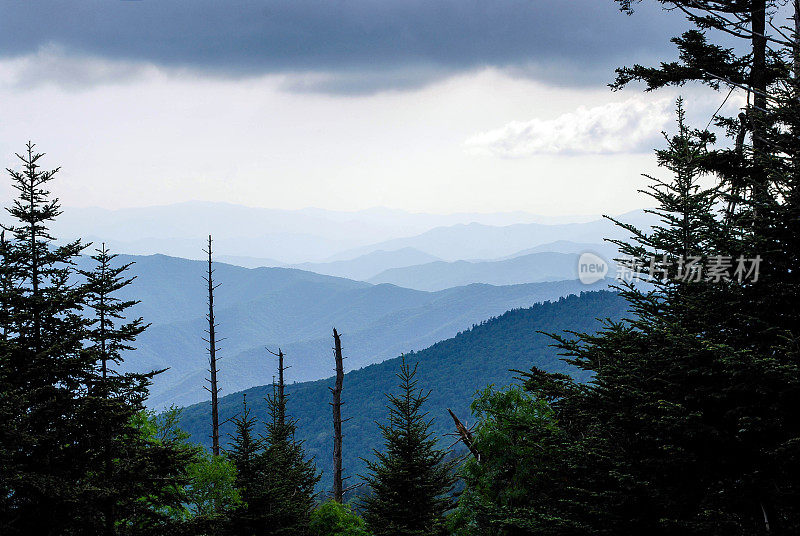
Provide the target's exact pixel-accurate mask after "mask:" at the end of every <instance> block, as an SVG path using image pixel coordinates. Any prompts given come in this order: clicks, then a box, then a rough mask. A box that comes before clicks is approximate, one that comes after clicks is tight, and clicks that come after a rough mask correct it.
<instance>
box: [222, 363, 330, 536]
mask: <svg viewBox="0 0 800 536" xmlns="http://www.w3.org/2000/svg"><path fill="white" fill-rule="evenodd" d="M274 355H275V356H276V357H278V381H277V383H274V384H273V392H272V394H271V395H269V396H268V397H267V408H268V412H269V414H268V418H267V422H266V430H265V433H264V435H263V436H262V437H258V438H257V437H256V436H255V434H254V430H255V426H256V419H255V418H254V417H252V416H251V415H250V410H249V408H247V405H246V404H245V405H244V408H243V411H242V413H241V414H240V415H239V416H238V417H237V418H236V419H235V420H234V424H235V426H236V434H235V435H234V439H233V444H232V446H231V448H230V450H229V452H228V456H229V458H230V459H231V460H232V461H233V463H234V464H235V465H236V468H237V471H238V476H237V486H238V487H239V490H240V494H241V498H242V501H243V504H242V505H241V506H240V507H239V508H238V509H236V510H234V511H233V512H231V515H230V530H231V531H232V532H233V533H235V534H242V535H247V536H250V535H257V536H261V535H273V534H274V535H284V534H285V535H299V536H302V535H305V534H308V532H309V530H310V529H309V523H310V518H311V512H312V511H313V509H314V502H315V499H314V498H315V492H314V487H315V486H316V484H317V482H319V478H320V477H319V475H318V474H317V471H316V467H315V466H314V463H313V461H311V460H308V459H306V456H305V452H304V451H303V446H302V443H301V442H299V441H297V440H296V439H295V430H296V422H295V421H294V420H293V419H292V418H291V417H290V416H289V415H288V414H287V401H288V394H287V393H286V385H285V381H284V371H285V370H286V367H285V365H284V354H283V352H282V351H281V350H278V352H277V353H275V354H274Z"/></svg>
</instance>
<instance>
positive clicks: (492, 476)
mask: <svg viewBox="0 0 800 536" xmlns="http://www.w3.org/2000/svg"><path fill="white" fill-rule="evenodd" d="M472 412H473V415H474V417H475V418H476V419H477V421H478V426H477V428H476V429H475V432H474V447H475V449H476V450H477V451H478V452H479V454H480V459H479V460H478V459H476V458H475V457H470V458H468V459H467V461H466V463H465V464H464V465H463V467H462V469H461V477H462V478H463V480H464V483H465V489H464V491H463V493H462V494H461V497H460V498H459V503H458V510H457V511H456V512H455V513H454V515H453V516H452V521H451V522H452V525H453V526H454V530H455V531H456V532H457V533H458V534H465V535H466V534H487V535H489V534H491V535H506V534H542V535H546V534H552V535H562V534H571V533H572V532H573V531H574V529H575V526H574V525H573V523H572V522H571V521H570V520H569V518H568V516H567V515H565V514H566V512H565V508H566V506H567V503H566V498H567V497H568V486H569V484H568V483H567V481H566V475H567V474H568V471H567V468H566V467H565V463H564V462H565V460H566V459H567V458H568V453H569V452H568V449H569V448H571V446H570V445H569V442H568V441H567V439H568V438H567V436H566V434H565V432H564V431H563V430H562V429H561V428H560V427H559V425H558V423H557V422H556V420H555V417H554V413H553V410H552V409H551V408H550V406H549V405H548V404H547V402H546V401H544V400H542V399H539V398H537V397H536V396H535V395H533V394H531V393H530V392H527V391H526V390H524V389H523V388H522V387H520V386H517V385H512V386H509V387H507V388H504V389H500V390H495V389H494V388H491V387H489V388H487V389H485V390H484V391H482V392H481V393H480V394H479V395H478V397H477V398H476V399H475V401H474V402H473V404H472ZM561 501H565V502H563V503H562V502H561Z"/></svg>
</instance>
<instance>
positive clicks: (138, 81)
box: [0, 0, 736, 215]
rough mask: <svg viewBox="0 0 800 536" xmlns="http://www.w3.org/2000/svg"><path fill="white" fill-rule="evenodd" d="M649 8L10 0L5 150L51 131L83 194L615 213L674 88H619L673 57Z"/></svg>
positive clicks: (668, 23) (407, 0) (0, 146)
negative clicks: (629, 76)
mask: <svg viewBox="0 0 800 536" xmlns="http://www.w3.org/2000/svg"><path fill="white" fill-rule="evenodd" d="M652 4H655V2H649V3H644V4H642V5H641V6H640V9H639V11H638V12H637V13H636V14H634V15H633V16H626V15H623V14H621V13H619V12H618V10H617V9H616V6H615V4H614V2H613V1H612V0H525V1H515V0H492V1H489V0H481V1H477V0H474V1H473V0H453V1H449V0H416V1H415V0H351V1H345V0H327V1H319V2H311V1H306V0H293V1H291V2H285V1H281V2H278V1H271V0H269V1H264V0H262V1H255V0H252V1H241V0H239V1H227V2H219V1H217V0H193V1H192V2H186V1H177V0H159V1H156V0H142V1H119V0H95V1H83V2H80V3H77V2H63V1H56V0H52V1H37V0H28V1H25V2H4V3H3V4H2V7H0V158H2V163H3V167H7V166H16V163H14V161H13V158H14V157H13V153H14V152H15V151H20V150H21V149H22V147H23V145H24V143H25V141H26V140H28V139H31V140H33V141H34V142H36V143H37V144H38V145H39V148H40V149H41V150H42V151H44V152H46V153H48V156H47V159H46V160H45V165H50V166H55V165H61V166H62V170H63V171H62V173H61V180H60V181H59V182H58V183H57V184H56V185H55V186H54V190H55V192H56V193H57V194H58V195H59V196H60V197H61V199H62V201H63V203H64V204H65V205H68V206H103V207H109V208H114V207H131V206H144V205H153V204H166V203H173V202H180V201H188V200H210V201H214V200H218V201H228V202H233V203H241V204H246V205H251V206H262V207H275V208H301V207H307V206H315V207H322V208H330V209H342V210H358V209H363V208H369V207H374V206H386V207H391V208H400V209H406V210H411V211H425V212H437V213H448V212H456V211H481V212H494V211H510V210H525V211H529V212H534V213H540V214H545V215H559V214H596V213H601V212H611V213H620V212H624V211H627V210H631V209H634V208H638V207H641V206H642V205H643V204H645V203H646V201H645V200H644V199H643V198H642V197H641V196H640V195H638V194H636V192H635V190H636V189H637V188H638V187H641V186H642V185H643V180H642V179H641V177H640V173H642V172H652V171H653V170H654V165H653V157H652V152H651V150H652V148H653V147H655V146H656V145H658V143H659V136H660V132H661V130H663V129H669V128H671V121H672V109H673V106H674V98H675V97H676V96H677V94H678V93H677V92H671V93H656V94H643V93H642V92H641V91H640V89H641V88H638V89H630V90H626V91H623V92H617V93H614V92H611V91H610V90H609V89H608V88H607V86H606V84H607V83H608V82H610V81H611V80H612V79H613V68H614V67H615V66H618V65H624V64H631V63H634V62H641V63H652V62H653V61H655V60H656V59H663V58H664V57H666V56H668V55H670V54H671V53H672V52H671V48H670V45H669V43H668V39H669V37H670V36H671V35H673V34H674V33H675V32H677V31H678V30H679V29H680V28H681V27H682V21H681V20H680V18H679V17H678V16H677V15H676V14H674V13H664V12H661V11H660V9H658V8H657V7H655V6H654V5H652ZM681 91H682V92H683V94H685V95H689V96H690V97H691V100H690V101H689V103H688V107H689V111H690V115H691V116H692V117H696V118H697V119H698V121H701V120H703V119H702V118H704V121H707V120H708V117H709V116H710V114H711V113H712V112H713V111H714V109H716V107H717V106H718V105H719V103H720V102H721V100H722V97H721V96H719V95H713V94H709V93H708V92H705V91H703V92H701V91H697V90H695V89H692V88H684V89H682V90H681ZM729 105H730V106H735V105H736V101H735V99H734V100H732V101H731V102H730V103H729ZM698 126H704V125H698ZM0 193H1V194H2V196H3V198H4V200H5V201H6V202H7V200H8V199H9V197H10V196H11V190H10V188H9V187H8V184H7V181H4V182H3V185H2V187H0Z"/></svg>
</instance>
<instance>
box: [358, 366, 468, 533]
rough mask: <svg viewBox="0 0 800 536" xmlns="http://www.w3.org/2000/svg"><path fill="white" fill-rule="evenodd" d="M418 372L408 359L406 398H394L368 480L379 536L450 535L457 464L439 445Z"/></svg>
mask: <svg viewBox="0 0 800 536" xmlns="http://www.w3.org/2000/svg"><path fill="white" fill-rule="evenodd" d="M416 372H417V366H416V365H415V366H414V368H413V369H412V368H411V367H410V366H409V365H408V364H407V363H406V361H405V357H404V358H403V360H402V365H401V368H400V372H399V373H398V374H397V377H398V378H399V380H400V394H399V395H394V394H389V395H387V398H388V399H389V403H390V405H389V422H388V424H381V425H379V426H380V429H381V434H382V436H383V439H384V451H383V452H379V451H377V450H376V451H374V456H375V460H372V461H368V462H367V467H368V470H369V474H368V475H367V476H366V477H365V479H366V482H367V484H368V485H369V486H370V488H371V494H370V495H368V496H367V497H366V498H365V499H364V501H363V512H364V520H365V521H366V523H367V527H368V529H369V531H370V532H371V533H372V534H374V535H375V536H403V535H409V536H411V535H414V536H423V535H424V536H431V535H436V534H445V533H446V525H445V513H446V512H447V511H448V510H450V508H451V506H452V505H451V499H450V494H451V492H452V490H453V486H454V484H455V479H454V476H453V475H454V466H455V462H454V461H446V457H447V452H446V451H444V450H440V449H438V448H437V446H436V443H437V441H436V438H435V437H433V436H432V434H431V432H430V431H429V430H430V427H431V420H430V419H428V417H427V413H425V412H423V409H422V408H423V406H424V404H425V401H426V400H427V399H428V397H429V395H430V393H428V394H424V393H423V392H422V390H421V389H417V380H416V379H415V378H414V377H415V375H416Z"/></svg>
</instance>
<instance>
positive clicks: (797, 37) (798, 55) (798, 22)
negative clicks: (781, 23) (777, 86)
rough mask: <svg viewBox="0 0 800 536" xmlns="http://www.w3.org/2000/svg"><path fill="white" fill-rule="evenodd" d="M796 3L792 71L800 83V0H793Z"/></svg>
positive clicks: (796, 82)
mask: <svg viewBox="0 0 800 536" xmlns="http://www.w3.org/2000/svg"><path fill="white" fill-rule="evenodd" d="M793 4H794V16H793V18H794V36H793V37H794V50H792V60H793V61H792V72H793V73H794V80H795V84H798V83H800V0H793Z"/></svg>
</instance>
